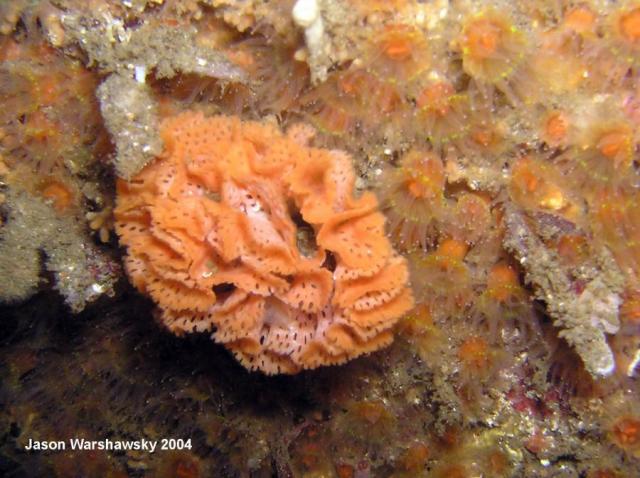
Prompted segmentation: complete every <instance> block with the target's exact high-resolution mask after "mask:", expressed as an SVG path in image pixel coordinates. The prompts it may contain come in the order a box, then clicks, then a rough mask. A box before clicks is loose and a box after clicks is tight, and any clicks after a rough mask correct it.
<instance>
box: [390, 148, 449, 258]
mask: <svg viewBox="0 0 640 478" xmlns="http://www.w3.org/2000/svg"><path fill="white" fill-rule="evenodd" d="M444 185H445V172H444V165H443V163H442V160H441V159H440V158H439V157H438V156H437V155H436V154H435V153H433V152H426V151H420V150H416V149H413V150H410V151H409V152H407V153H406V154H405V155H404V156H403V157H402V158H401V159H400V162H399V164H398V166H391V165H388V166H386V167H385V169H384V170H383V172H382V176H381V177H380V181H379V188H378V195H379V197H380V201H381V206H382V208H383V210H384V211H385V213H386V214H387V218H388V230H389V233H390V235H391V237H392V238H393V239H394V240H395V241H396V242H397V243H398V244H399V245H400V246H401V247H402V248H404V249H411V248H415V247H419V248H421V249H426V247H427V245H428V244H430V243H432V242H433V240H434V239H435V235H436V233H437V230H438V223H439V221H441V220H442V219H443V216H444V214H445V212H446V209H447V203H446V200H445V197H444Z"/></svg>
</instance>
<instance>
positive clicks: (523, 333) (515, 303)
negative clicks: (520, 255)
mask: <svg viewBox="0 0 640 478" xmlns="http://www.w3.org/2000/svg"><path fill="white" fill-rule="evenodd" d="M471 315H472V323H473V324H474V326H475V327H476V328H477V329H478V330H482V331H484V333H485V335H486V336H487V337H488V338H489V339H490V340H491V342H492V343H498V342H505V341H510V340H511V341H512V340H517V341H520V342H523V341H524V342H530V341H532V340H533V339H535V338H536V337H538V335H539V332H540V331H539V324H538V321H537V318H536V316H535V314H534V313H533V311H532V309H531V302H530V300H529V298H528V295H527V293H526V291H525V290H524V288H523V286H522V285H521V283H520V278H519V276H518V273H517V271H516V269H515V268H514V267H513V266H512V265H510V264H508V263H506V262H499V263H498V264H495V265H494V266H493V267H491V269H490V270H489V272H488V274H487V278H486V288H485V290H484V292H482V294H481V295H480V297H478V299H477V301H476V302H475V303H474V304H473V306H472V312H471Z"/></svg>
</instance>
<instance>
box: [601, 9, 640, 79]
mask: <svg viewBox="0 0 640 478" xmlns="http://www.w3.org/2000/svg"><path fill="white" fill-rule="evenodd" d="M605 38H606V39H607V40H608V42H609V48H610V50H611V52H612V53H613V55H614V56H615V57H616V58H617V59H618V60H620V61H621V62H623V63H624V64H626V65H628V66H633V67H636V66H637V65H638V63H639V62H640V60H639V59H638V58H639V56H640V5H639V4H638V2H636V1H626V2H622V5H621V6H620V7H619V8H618V9H617V10H616V11H615V12H614V13H613V14H612V15H611V16H610V17H609V21H608V24H607V25H606V27H605Z"/></svg>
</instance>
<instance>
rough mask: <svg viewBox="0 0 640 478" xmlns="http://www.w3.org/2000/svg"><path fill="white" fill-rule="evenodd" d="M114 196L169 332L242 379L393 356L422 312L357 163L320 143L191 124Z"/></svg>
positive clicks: (176, 130)
mask: <svg viewBox="0 0 640 478" xmlns="http://www.w3.org/2000/svg"><path fill="white" fill-rule="evenodd" d="M161 134H162V138H163V140H164V144H165V153H164V154H163V155H162V157H160V158H157V159H156V160H155V161H154V162H153V163H151V164H149V165H148V166H147V167H146V168H145V169H144V170H143V171H142V172H141V173H139V174H138V175H137V176H136V177H135V178H133V179H132V180H131V181H130V182H125V181H120V182H119V184H118V200H117V208H116V211H115V215H116V222H117V226H116V227H117V231H118V234H119V236H120V241H121V243H122V244H123V245H125V246H126V247H127V250H128V257H127V260H126V266H127V271H128V274H129V277H130V279H131V281H132V282H133V284H134V285H135V286H136V287H137V288H138V289H139V290H140V291H142V292H144V293H146V294H148V295H150V296H151V297H152V298H153V300H154V301H155V302H156V303H157V304H158V306H159V316H160V320H161V321H162V322H163V323H164V324H165V325H166V326H167V327H168V328H169V329H170V330H171V331H172V332H174V333H176V334H183V333H186V332H200V331H213V339H214V340H215V341H216V342H219V343H223V344H224V345H225V346H226V347H227V348H228V349H229V350H231V351H232V352H233V354H234V355H235V356H236V357H237V359H238V360H239V361H240V362H241V363H242V364H243V365H244V366H245V367H247V368H249V369H252V370H255V369H258V370H261V371H263V372H266V373H269V374H271V373H296V372H298V371H300V370H301V369H310V368H315V367H319V366H322V365H328V364H338V363H341V362H345V361H346V360H349V359H351V358H353V357H356V356H358V355H361V354H363V353H367V352H371V351H373V350H377V349H379V348H381V347H384V346H386V345H388V344H389V343H390V342H391V341H392V339H393V333H392V331H391V327H392V326H393V325H394V324H395V322H396V321H397V320H398V319H399V318H400V316H401V315H402V314H403V313H405V312H406V311H408V310H409V309H410V308H411V307H412V305H413V297H412V294H411V289H410V288H409V286H408V270H407V264H406V261H405V260H404V259H403V258H402V257H400V256H399V255H398V254H397V253H396V252H395V251H394V250H393V248H392V246H391V244H390V242H389V240H388V239H387V238H386V236H385V233H384V222H385V219H384V216H383V215H382V214H381V213H380V212H379V211H378V209H377V207H378V204H377V201H376V199H375V196H374V195H373V194H372V193H370V192H365V193H364V194H362V195H361V196H359V197H355V196H354V182H355V176H354V172H353V169H352V166H351V160H350V158H349V157H348V156H347V155H346V154H345V153H342V152H339V151H329V150H324V149H317V148H311V147H308V146H307V145H306V144H305V143H306V142H307V141H308V140H309V138H310V137H311V136H312V132H311V131H309V130H308V129H306V128H305V127H297V128H296V127H294V128H292V129H291V130H290V131H289V134H288V135H287V136H284V135H282V134H281V133H280V131H279V130H278V128H277V127H275V126H271V125H267V124H262V123H257V122H242V121H240V120H239V119H238V118H235V117H224V116H217V117H211V118H205V117H204V116H203V115H202V114H198V113H183V114H181V115H178V116H176V117H173V118H169V119H167V120H165V121H164V123H163V125H162V128H161Z"/></svg>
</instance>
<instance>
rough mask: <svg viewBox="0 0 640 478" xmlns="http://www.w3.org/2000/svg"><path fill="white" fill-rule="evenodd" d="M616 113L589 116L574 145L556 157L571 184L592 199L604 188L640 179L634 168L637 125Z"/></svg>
mask: <svg viewBox="0 0 640 478" xmlns="http://www.w3.org/2000/svg"><path fill="white" fill-rule="evenodd" d="M602 114H605V113H602ZM612 116H613V117H612V118H606V117H599V118H593V119H589V120H588V121H587V124H586V126H585V127H583V128H581V130H580V131H579V132H577V133H576V136H577V137H576V141H575V143H574V145H573V146H572V147H571V148H569V149H567V150H566V151H565V152H564V153H563V154H561V155H559V156H557V157H556V158H554V162H555V163H556V164H557V166H558V169H559V170H560V171H561V172H562V174H563V176H564V177H565V179H566V181H567V182H568V183H569V185H570V186H571V187H572V188H574V189H575V190H577V191H580V192H581V193H582V194H584V195H585V196H586V197H587V199H588V200H589V201H590V202H591V201H592V198H593V195H594V194H597V193H599V192H601V191H604V190H608V189H620V188H621V189H625V188H629V187H634V184H635V183H637V178H636V177H635V176H636V175H635V174H634V172H633V158H634V152H635V148H636V138H635V133H634V128H633V126H632V125H631V124H630V123H629V122H628V121H626V120H624V119H617V116H618V115H615V114H612Z"/></svg>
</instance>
